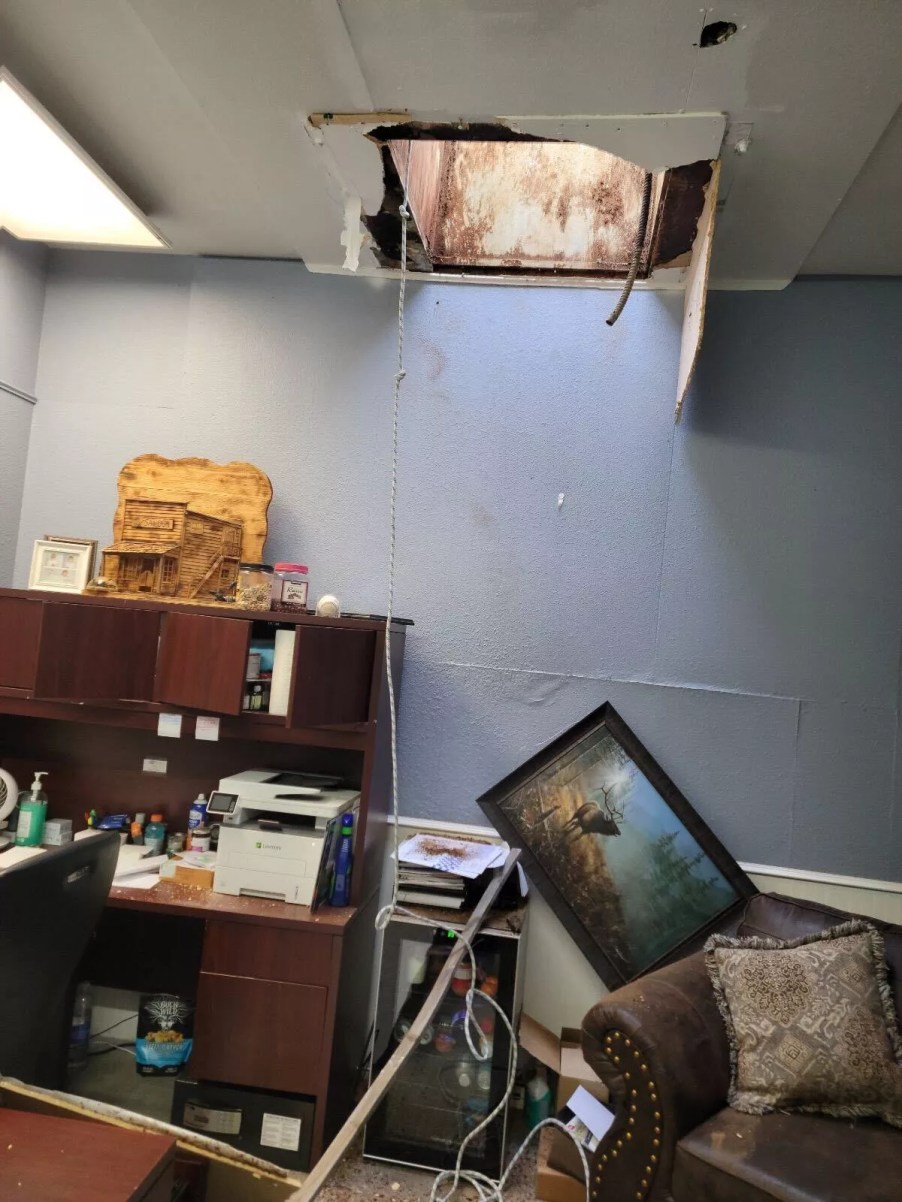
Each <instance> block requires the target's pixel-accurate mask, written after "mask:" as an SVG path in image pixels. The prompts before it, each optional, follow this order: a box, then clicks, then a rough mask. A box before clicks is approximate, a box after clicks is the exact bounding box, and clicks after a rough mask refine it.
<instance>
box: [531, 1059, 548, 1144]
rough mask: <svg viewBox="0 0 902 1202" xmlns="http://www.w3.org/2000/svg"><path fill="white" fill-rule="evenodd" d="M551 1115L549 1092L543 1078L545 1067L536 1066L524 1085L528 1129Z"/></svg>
mask: <svg viewBox="0 0 902 1202" xmlns="http://www.w3.org/2000/svg"><path fill="white" fill-rule="evenodd" d="M550 1114H551V1090H550V1089H549V1088H548V1078H547V1077H546V1076H545V1066H544V1065H543V1064H537V1065H536V1071H535V1072H534V1073H533V1075H532V1076H531V1077H530V1079H529V1080H528V1081H527V1083H526V1123H527V1126H529V1128H530V1129H532V1128H533V1127H535V1126H536V1124H537V1123H541V1122H543V1121H544V1120H545V1119H547V1118H548V1116H549V1115H550Z"/></svg>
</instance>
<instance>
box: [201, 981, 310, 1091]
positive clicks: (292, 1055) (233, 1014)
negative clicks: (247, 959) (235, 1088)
mask: <svg viewBox="0 0 902 1202" xmlns="http://www.w3.org/2000/svg"><path fill="white" fill-rule="evenodd" d="M327 997H328V990H326V989H323V988H320V987H319V986H313V985H293V984H288V983H286V982H283V981H258V980H255V979H254V978H253V977H230V976H224V975H221V974H219V973H210V972H202V973H201V974H200V982H199V985H198V991H197V1011H196V1013H195V1018H194V1032H195V1035H194V1048H193V1051H192V1053H191V1065H190V1070H191V1073H192V1075H193V1076H195V1077H199V1078H204V1079H206V1080H208V1081H227V1082H228V1083H229V1084H231V1085H249V1086H251V1087H253V1088H257V1089H281V1090H285V1091H287V1092H288V1093H315V1092H316V1090H317V1087H318V1084H319V1075H320V1060H321V1058H322V1055H323V1034H324V1030H323V1029H324V1027H325V1022H326V999H327Z"/></svg>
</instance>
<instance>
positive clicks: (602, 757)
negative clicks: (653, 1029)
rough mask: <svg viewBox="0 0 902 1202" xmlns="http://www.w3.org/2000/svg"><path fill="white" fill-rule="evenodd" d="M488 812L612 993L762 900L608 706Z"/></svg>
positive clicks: (510, 783) (550, 750)
mask: <svg viewBox="0 0 902 1202" xmlns="http://www.w3.org/2000/svg"><path fill="white" fill-rule="evenodd" d="M605 774H607V779H608V780H610V781H613V783H610V784H605V783H604V780H603V779H602V778H603V777H604V776H605ZM594 781H597V782H598V784H597V785H596V786H595V787H592V788H590V787H589V786H590V785H591V784H592V783H593V782H594ZM592 797H594V798H595V800H592V799H591V798H592ZM600 801H601V802H602V803H603V804H600V803H599V802H600ZM478 805H479V806H480V807H481V809H482V810H483V811H484V812H485V814H486V815H487V816H488V818H489V819H490V821H491V822H492V824H493V826H494V827H495V828H496V830H497V831H498V832H499V834H501V835H502V836H503V838H505V839H506V840H507V841H508V843H510V844H511V846H513V847H519V848H520V849H521V851H522V856H523V859H522V863H523V867H524V869H525V870H526V873H527V875H528V876H529V878H530V880H531V881H532V882H533V884H534V885H535V886H536V888H537V889H538V890H539V892H540V893H541V894H542V896H543V897H544V898H545V900H546V901H547V902H548V903H549V905H550V906H551V908H552V910H553V911H554V913H555V914H556V915H557V917H558V918H559V919H560V921H561V922H562V923H563V925H564V927H565V928H566V930H567V931H568V932H569V934H570V935H571V936H572V938H573V939H574V941H575V942H576V944H577V946H578V947H579V948H580V950H581V951H582V953H583V955H584V956H585V957H586V959H587V960H588V961H589V963H590V964H591V965H592V967H593V968H594V969H595V971H596V972H597V973H598V975H599V976H600V977H601V979H602V981H603V982H604V983H605V985H606V986H607V987H608V988H609V989H615V988H616V987H617V986H619V985H623V984H626V982H627V981H631V980H633V979H634V978H635V977H637V976H641V975H642V974H643V973H646V972H649V971H651V970H652V969H654V968H659V967H661V966H662V965H663V964H667V963H669V962H671V961H672V960H677V959H679V958H681V957H682V956H685V955H688V954H690V953H691V952H693V951H696V950H698V948H700V947H701V946H702V944H703V943H704V941H705V939H706V938H707V937H708V935H709V934H711V933H712V932H713V931H715V930H724V929H726V928H728V927H730V926H731V925H735V921H736V919H737V916H738V914H739V912H740V911H741V910H742V909H743V907H744V906H745V903H746V901H747V900H748V898H750V897H751V896H753V895H754V894H755V893H757V892H758V890H757V889H756V888H755V885H754V884H753V883H752V881H751V880H750V879H749V878H748V877H747V876H746V874H745V873H744V872H743V870H742V869H741V868H740V866H739V865H738V864H737V863H736V861H735V860H734V859H733V857H732V856H731V855H730V854H729V852H728V851H727V850H726V848H725V847H724V846H723V844H722V843H721V842H720V840H719V839H718V838H717V836H716V835H715V834H714V832H713V831H712V830H711V829H710V827H708V825H707V824H706V823H705V822H704V821H703V820H702V819H701V818H700V817H699V815H698V814H697V813H696V811H695V810H694V809H693V807H692V806H691V805H690V803H689V802H688V801H687V800H686V798H685V797H684V796H683V794H682V793H681V792H680V790H679V789H678V788H677V786H676V785H675V784H674V783H673V781H672V780H671V779H670V777H669V776H668V775H667V774H666V773H665V772H664V771H663V769H662V768H661V767H660V765H659V764H657V763H656V761H655V760H654V759H653V758H652V756H651V755H650V754H649V752H648V751H647V750H646V748H645V747H644V746H643V745H642V743H641V742H640V741H639V739H638V738H637V737H636V735H635V734H634V733H633V732H632V731H631V730H630V728H629V727H628V726H627V724H626V723H625V722H624V721H623V719H622V718H621V717H620V715H619V714H618V713H617V711H616V710H615V709H614V707H613V706H612V705H611V704H610V702H605V703H604V705H602V706H600V707H599V708H598V709H596V710H593V712H592V713H590V714H588V715H587V716H586V717H585V718H583V719H582V720H581V721H580V722H577V723H576V725H575V726H572V727H571V728H570V729H569V730H567V731H565V732H564V733H563V734H561V735H559V736H558V738H556V739H554V740H553V742H551V743H549V744H548V746H547V747H544V748H543V749H542V750H541V751H539V752H537V754H536V755H534V756H533V757H532V758H531V759H529V760H528V761H527V762H526V763H524V764H521V765H520V767H519V768H516V769H515V770H514V771H513V772H512V773H510V775H509V776H506V777H505V778H504V780H502V781H499V782H498V784H496V785H494V786H493V787H492V788H491V789H489V790H488V791H487V792H486V793H484V794H483V795H482V797H480V798H479V799H478ZM629 810H632V812H633V815H634V816H633V819H632V820H631V819H630V817H629V814H628V812H627V811H629ZM586 827H588V828H589V829H585V828H586ZM656 832H657V833H656ZM623 834H626V835H627V839H626V840H625V841H623V842H622V843H621V841H620V840H619V839H618V840H617V845H616V848H615V847H613V846H612V844H613V840H614V838H615V836H620V835H623ZM621 849H622V850H621ZM696 849H697V850H696ZM643 853H645V859H644V860H643ZM618 858H619V859H620V860H621V861H622V863H621V864H620V866H619V872H618V871H615V870H616V869H617V862H618ZM618 875H619V878H620V879H619V880H617V879H616V878H617V876H618Z"/></svg>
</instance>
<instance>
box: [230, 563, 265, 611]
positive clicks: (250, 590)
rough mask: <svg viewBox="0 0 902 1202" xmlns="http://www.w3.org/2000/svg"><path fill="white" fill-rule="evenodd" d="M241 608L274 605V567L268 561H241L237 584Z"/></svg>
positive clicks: (237, 599) (236, 600)
mask: <svg viewBox="0 0 902 1202" xmlns="http://www.w3.org/2000/svg"><path fill="white" fill-rule="evenodd" d="M235 604H236V605H237V607H238V608H239V609H269V608H270V606H271V605H272V568H271V567H270V565H269V564H268V563H240V564H239V565H238V583H237V584H236V586H235Z"/></svg>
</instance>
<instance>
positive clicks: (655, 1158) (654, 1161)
mask: <svg viewBox="0 0 902 1202" xmlns="http://www.w3.org/2000/svg"><path fill="white" fill-rule="evenodd" d="M648 1159H649V1160H650V1161H651V1163H652V1164H657V1163H658V1154H657V1152H652V1154H651V1155H650V1156H649V1158H648ZM649 1172H651V1170H650V1169H649Z"/></svg>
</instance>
